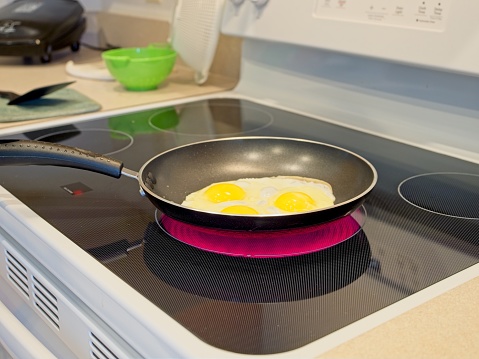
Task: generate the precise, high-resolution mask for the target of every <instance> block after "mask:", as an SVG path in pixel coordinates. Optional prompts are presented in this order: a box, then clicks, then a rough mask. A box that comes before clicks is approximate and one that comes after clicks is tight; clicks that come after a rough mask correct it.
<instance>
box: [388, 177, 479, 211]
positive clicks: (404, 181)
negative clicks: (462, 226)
mask: <svg viewBox="0 0 479 359" xmlns="http://www.w3.org/2000/svg"><path fill="white" fill-rule="evenodd" d="M445 175H452V176H470V177H477V178H478V180H479V174H474V173H465V172H430V173H421V174H418V175H415V176H411V177H408V178H406V179H404V180H403V181H401V183H399V185H398V187H397V192H398V194H399V196H400V197H401V198H402V199H403V200H404V201H405V202H406V203H408V204H410V205H411V206H413V207H416V208H418V209H421V210H423V211H425V212H429V213H433V214H437V215H441V216H445V217H449V218H457V219H466V220H479V218H478V217H467V216H459V215H455V214H451V213H445V212H439V211H434V210H432V209H428V208H424V207H423V206H421V205H419V204H417V203H414V202H413V201H412V200H410V199H408V198H407V197H406V196H405V195H404V194H403V193H402V192H401V188H402V187H403V186H404V185H405V184H406V183H407V182H409V181H412V180H414V179H417V178H421V177H426V176H445Z"/></svg>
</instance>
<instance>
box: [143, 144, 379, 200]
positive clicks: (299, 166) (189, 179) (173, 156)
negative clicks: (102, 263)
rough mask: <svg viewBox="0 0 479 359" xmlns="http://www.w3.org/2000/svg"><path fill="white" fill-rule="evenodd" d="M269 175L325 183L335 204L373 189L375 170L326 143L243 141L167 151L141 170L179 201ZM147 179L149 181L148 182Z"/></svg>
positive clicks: (156, 191) (164, 194)
mask: <svg viewBox="0 0 479 359" xmlns="http://www.w3.org/2000/svg"><path fill="white" fill-rule="evenodd" d="M268 176H303V177H311V178H316V179H320V180H324V181H326V182H329V183H330V184H331V185H332V187H333V192H334V195H335V196H336V204H340V203H342V202H346V201H349V200H351V199H353V198H356V197H357V196H360V195H361V194H364V192H365V191H366V190H368V189H370V188H371V186H372V185H373V183H374V182H375V172H374V170H373V169H372V167H371V166H370V165H369V164H368V162H366V161H365V160H364V159H362V158H361V157H359V156H357V155H355V154H354V153H351V152H348V151H345V150H343V149H341V148H338V147H334V146H330V145H327V144H322V143H317V142H311V141H304V140H294V139H284V138H271V137H268V138H263V137H247V138H234V139H225V140H214V141H207V142H200V143H194V144H191V145H187V146H183V147H180V148H176V149H174V150H171V151H169V152H165V153H163V154H161V155H159V156H157V157H155V158H154V159H152V160H151V161H150V162H148V163H147V164H146V165H145V167H144V168H143V170H142V171H141V178H142V181H143V183H151V182H152V181H153V182H155V183H154V185H152V186H151V187H150V186H147V187H148V188H150V190H152V191H153V192H154V194H155V195H156V196H158V197H160V198H162V199H166V200H169V201H173V202H176V203H181V202H182V201H183V200H184V199H185V197H186V196H187V195H188V194H190V193H192V192H194V191H197V190H199V189H201V188H203V187H206V186H208V185H210V184H212V183H215V182H221V181H228V180H236V179H239V178H255V177H256V178H257V177H268ZM148 177H149V178H148Z"/></svg>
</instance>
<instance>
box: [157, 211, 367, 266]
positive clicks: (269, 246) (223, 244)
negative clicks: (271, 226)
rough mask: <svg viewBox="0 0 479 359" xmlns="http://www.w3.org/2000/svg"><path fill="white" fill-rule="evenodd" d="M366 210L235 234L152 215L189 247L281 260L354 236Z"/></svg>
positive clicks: (240, 255)
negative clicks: (303, 224) (317, 221)
mask: <svg viewBox="0 0 479 359" xmlns="http://www.w3.org/2000/svg"><path fill="white" fill-rule="evenodd" d="M366 217H367V213H366V208H365V207H364V206H361V207H359V208H358V209H357V210H356V211H354V212H353V213H351V214H350V215H348V216H345V217H342V218H339V219H336V220H334V221H331V222H327V223H322V224H318V225H313V226H308V227H300V228H291V229H285V230H277V231H257V232H249V231H238V230H224V229H215V228H207V227H200V226H196V225H192V224H188V223H183V222H180V221H177V220H175V219H172V218H170V217H168V216H166V215H164V214H163V213H160V212H158V210H156V211H155V220H156V223H157V225H158V226H159V228H160V229H161V230H162V231H164V232H165V233H166V234H168V235H169V236H171V237H173V238H174V239H176V240H178V241H180V242H183V243H185V244H188V245H190V246H192V247H195V248H198V249H201V250H204V251H208V252H213V253H217V254H222V255H226V256H233V257H248V258H281V257H293V256H299V255H304V254H309V253H314V252H319V251H322V250H325V249H328V248H331V247H334V246H336V245H338V244H340V243H342V242H345V241H347V240H349V239H351V238H353V237H354V236H356V235H357V234H358V233H359V232H360V231H361V230H362V229H363V227H364V224H365V223H366Z"/></svg>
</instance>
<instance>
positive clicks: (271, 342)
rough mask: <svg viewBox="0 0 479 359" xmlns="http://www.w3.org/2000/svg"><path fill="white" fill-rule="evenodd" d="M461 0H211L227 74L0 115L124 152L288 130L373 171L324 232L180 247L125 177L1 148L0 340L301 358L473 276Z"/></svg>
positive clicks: (469, 35)
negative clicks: (229, 65)
mask: <svg viewBox="0 0 479 359" xmlns="http://www.w3.org/2000/svg"><path fill="white" fill-rule="evenodd" d="M474 6H475V7H476V10H479V3H477V4H475V3H474V4H473V3H471V2H468V3H467V6H466V3H465V1H463V3H461V1H459V0H458V1H456V2H452V1H441V3H434V4H431V3H429V2H421V4H419V5H418V4H417V3H416V2H415V1H414V0H397V1H396V2H394V3H391V4H389V3H388V4H383V2H382V1H373V2H371V1H369V0H368V1H366V0H357V1H355V2H350V1H335V0H324V1H322V0H305V1H302V2H301V3H300V4H298V3H297V2H291V1H286V0H275V1H269V2H268V1H253V0H252V1H230V2H225V8H224V13H223V14H222V17H223V18H222V24H221V32H222V33H223V34H225V35H228V36H239V37H240V38H241V41H242V48H241V55H240V56H241V74H240V78H239V83H238V85H237V86H236V87H235V88H234V89H233V90H231V91H224V92H219V93H217V94H214V95H209V96H199V97H195V98H185V99H179V100H175V101H168V102H163V103H152V104H148V105H144V106H138V107H135V108H123V109H118V110H115V111H108V112H102V113H96V114H86V115H81V116H76V117H72V118H58V119H54V120H51V121H49V122H48V123H46V122H45V123H36V124H33V125H30V126H19V127H18V128H16V129H9V130H4V131H2V132H1V133H0V135H1V136H2V138H29V139H41V140H44V141H52V142H59V143H63V144H68V145H73V146H77V147H81V148H85V149H89V150H92V151H96V152H101V153H104V154H109V155H110V156H111V157H115V158H118V159H120V160H122V161H123V162H124V163H125V166H126V167H127V168H131V169H133V170H138V169H139V168H140V167H141V165H142V164H143V163H144V162H146V161H147V160H148V159H150V158H151V157H153V156H155V155H157V154H158V153H161V152H162V151H165V150H168V149H171V148H174V147H176V146H179V145H184V144H188V143H192V142H196V141H201V140H208V139H213V138H220V137H237V136H256V135H257V136H278V137H292V138H304V139H309V140H315V141H320V142H325V143H329V144H333V145H337V146H339V147H343V148H345V149H347V150H350V151H353V152H356V153H358V154H359V155H361V156H363V157H364V158H366V159H367V160H369V161H370V162H371V163H372V164H373V165H374V166H375V168H376V169H377V172H378V182H377V185H376V186H375V188H374V190H373V191H372V193H371V194H370V195H369V196H368V198H367V200H366V202H365V203H364V205H363V206H362V207H361V208H360V209H359V210H358V211H357V212H355V213H353V214H352V215H351V216H350V217H347V219H348V220H351V221H352V222H351V223H353V224H354V223H355V226H356V227H355V228H356V229H355V230H353V231H349V232H348V233H347V235H346V236H343V237H335V240H334V243H330V244H334V245H332V246H330V245H325V243H326V242H327V241H328V239H329V238H330V237H328V236H323V235H324V234H325V233H329V232H334V233H337V232H338V229H340V231H339V232H342V230H343V229H344V227H343V226H342V225H341V226H337V224H334V223H333V224H331V227H327V228H325V227H320V228H313V230H312V231H310V230H309V229H308V231H306V232H295V233H293V235H294V236H293V237H291V236H289V234H290V233H286V234H285V233H283V232H281V233H276V232H268V233H267V236H266V235H264V236H263V235H262V236H260V237H249V236H248V238H247V239H248V240H249V241H251V240H253V241H254V240H256V241H261V242H262V243H263V245H264V244H265V243H266V245H264V246H263V249H266V250H270V248H268V245H267V244H268V242H267V241H266V240H267V239H268V240H269V239H271V241H282V242H283V243H284V242H285V241H287V240H288V239H290V240H291V238H294V241H296V242H306V241H312V243H313V244H314V245H316V247H309V249H308V250H306V251H301V253H290V252H289V253H279V255H278V256H273V257H271V252H268V253H266V254H268V255H264V256H263V254H265V253H262V252H259V253H258V252H254V253H252V254H251V252H250V253H248V252H246V253H245V252H236V253H233V254H235V255H231V254H232V253H229V255H226V254H225V253H217V252H221V250H218V248H211V247H208V248H198V247H202V246H203V245H199V244H198V242H197V241H195V242H194V243H191V241H190V240H189V239H190V238H193V236H194V237H195V238H197V237H198V233H200V232H201V233H202V235H203V234H204V230H203V229H201V228H199V229H198V228H194V229H193V232H191V231H186V230H184V227H182V226H180V225H177V224H174V225H171V226H170V224H171V223H169V224H168V223H167V222H168V221H166V222H165V218H164V217H163V216H162V214H161V213H159V212H158V211H156V210H155V208H154V207H153V205H152V204H151V203H150V202H149V201H148V200H147V199H146V198H143V197H142V196H141V195H140V194H139V193H138V184H137V183H135V181H134V180H132V179H131V178H123V177H122V178H120V179H113V178H108V177H105V176H102V175H99V174H95V173H90V172H85V171H81V170H76V169H69V168H57V167H45V166H41V167H40V166H38V167H34V166H28V167H2V168H1V171H0V224H1V226H0V243H1V246H2V251H1V252H0V261H1V262H2V263H3V264H2V265H1V266H0V274H1V275H0V285H1V290H0V301H1V303H0V314H1V315H2V318H3V315H8V318H10V319H11V320H8V321H0V344H2V345H4V344H5V343H6V346H7V348H10V349H11V352H13V351H15V352H16V353H22V352H23V351H28V355H26V354H25V355H23V357H26V356H30V357H34V355H36V356H37V357H41V358H42V359H45V358H47V357H54V356H55V357H61V358H87V357H91V358H96V357H104V358H141V357H144V358H153V357H154V358H171V357H175V358H177V357H185V358H187V357H202V358H232V357H265V356H272V357H277V358H298V357H300V358H306V357H309V358H312V357H317V356H318V355H321V354H322V353H324V352H326V351H327V350H329V349H331V348H333V347H335V346H337V345H339V344H340V343H343V342H345V341H347V340H349V339H351V338H353V337H355V336H358V335H360V334H361V333H364V332H365V331H367V330H369V329H371V328H373V327H375V326H377V325H378V324H380V323H383V322H385V321H387V320H389V319H391V318H394V317H395V316H397V315H399V314H400V313H403V312H405V311H407V310H409V309H411V308H414V307H415V306H417V305H419V304H421V303H424V302H425V301H427V300H429V299H431V298H433V297H435V296H437V295H439V294H440V293H444V292H445V291H447V290H449V289H451V288H454V287H455V286H458V285H460V284H462V283H464V282H466V281H468V280H470V279H472V278H475V277H477V275H478V273H479V265H478V255H479V252H478V244H479V242H478V241H479V226H478V225H479V221H478V218H479V216H478V214H479V213H478V211H479V209H478V206H477V203H479V201H478V199H479V198H478V197H479V165H478V164H479V145H478V142H477V138H476V137H477V136H476V133H477V132H478V131H479V122H478V121H477V119H478V118H479V104H478V102H477V98H476V97H477V96H476V94H477V93H479V81H477V75H478V74H479V69H478V67H477V64H478V63H479V61H478V56H479V55H478V54H479V53H478V52H477V50H476V49H477V47H478V46H479V44H478V43H477V42H478V40H477V39H479V36H478V34H477V32H478V31H479V30H477V29H475V28H474V27H468V26H464V24H467V23H468V22H470V23H473V22H474V21H475V20H476V19H475V18H474V16H475V14H476V13H477V11H473V10H474ZM283 19H288V26H285V24H284V20H283ZM365 39H367V40H368V41H365ZM424 49H427V51H425V50H424ZM206 85H207V84H206ZM168 90H169V88H168V85H167V84H166V85H165V86H164V87H162V88H159V89H158V91H168ZM122 95H123V96H127V95H128V94H127V93H123V94H122ZM119 101H121V97H119ZM177 165H178V166H181V165H182V164H181V163H178V164H177ZM167 230H168V231H170V233H173V235H170V234H168V233H167V232H166V231H167ZM185 232H186V233H187V236H186V237H185V236H184V234H185ZM343 232H344V231H343ZM320 234H321V235H320ZM202 238H203V239H205V241H206V242H208V244H211V242H213V243H218V242H221V243H223V242H224V243H227V244H228V246H227V248H231V246H232V245H233V244H235V243H236V241H240V240H241V241H243V240H245V239H246V238H245V236H241V235H239V236H238V233H236V232H235V233H223V232H221V233H217V232H214V233H211V232H208V235H207V236H203V237H202ZM291 241H292V240H291ZM187 242H189V243H190V244H188V243H187ZM192 244H195V245H196V246H193V245H192ZM271 247H273V246H271ZM206 249H208V250H206ZM256 249H257V248H256ZM315 249H318V250H317V251H316V250H315ZM319 249H321V250H319ZM249 254H251V255H250V256H249ZM276 254H278V253H276ZM281 254H283V255H284V254H289V255H288V256H281ZM293 254H294V255H293ZM266 257H267V258H266ZM451 310H454V308H451ZM12 321H15V323H16V324H18V325H16V327H18V326H24V329H25V330H23V331H21V335H17V337H16V340H9V339H11V338H12V336H4V333H5V327H6V326H8V325H9V324H10V322H12ZM10 327H12V325H11V326H10ZM8 335H10V334H8ZM26 335H27V336H28V338H29V340H28V344H25V343H26V339H24V338H26ZM4 338H7V340H5V339H4ZM452 345H454V344H452ZM455 345H459V344H455ZM12 348H14V349H15V350H13V349H12ZM41 348H43V349H41ZM38 353H41V355H40V354H38ZM17 356H21V355H17ZM21 357H22V356H21Z"/></svg>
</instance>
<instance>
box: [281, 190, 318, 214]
mask: <svg viewBox="0 0 479 359" xmlns="http://www.w3.org/2000/svg"><path fill="white" fill-rule="evenodd" d="M274 205H275V206H276V207H278V208H279V209H282V210H283V211H287V212H302V211H308V210H311V209H314V205H315V203H314V201H313V199H312V198H311V197H310V196H308V195H307V194H306V193H303V192H286V193H283V194H282V195H280V196H279V197H278V198H277V199H276V201H274Z"/></svg>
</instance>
